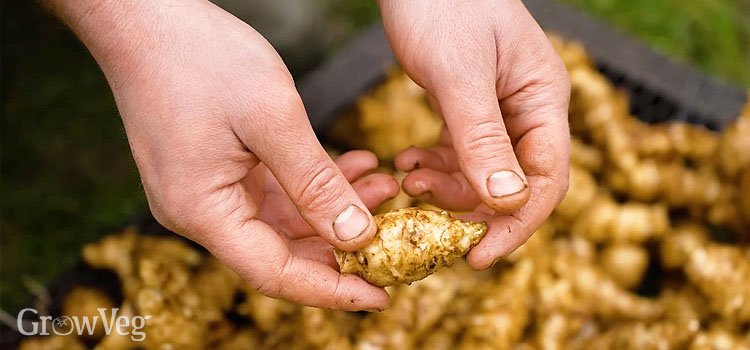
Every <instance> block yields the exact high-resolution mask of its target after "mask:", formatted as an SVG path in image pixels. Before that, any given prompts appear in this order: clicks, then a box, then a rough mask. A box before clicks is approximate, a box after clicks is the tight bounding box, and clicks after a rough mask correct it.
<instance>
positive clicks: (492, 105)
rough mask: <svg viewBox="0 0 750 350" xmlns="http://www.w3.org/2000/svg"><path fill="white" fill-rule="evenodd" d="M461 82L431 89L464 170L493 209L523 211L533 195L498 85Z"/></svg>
mask: <svg viewBox="0 0 750 350" xmlns="http://www.w3.org/2000/svg"><path fill="white" fill-rule="evenodd" d="M461 80H462V81H460V82H458V83H457V82H443V83H440V84H439V85H436V88H435V89H433V91H431V93H432V94H433V96H434V98H435V99H436V100H437V103H438V105H439V107H440V110H441V111H442V113H443V118H444V119H445V123H446V126H447V127H448V130H449V132H450V134H451V136H452V142H453V148H454V149H455V151H456V156H457V158H458V163H459V166H460V167H461V170H462V172H463V174H464V176H465V177H466V179H467V180H468V182H469V184H470V185H471V187H472V188H473V189H474V191H475V192H476V193H477V194H478V195H479V197H480V198H481V199H482V202H484V203H485V204H486V205H487V206H489V207H490V208H492V209H494V210H496V211H499V212H505V213H508V212H513V211H515V210H518V209H519V208H521V207H522V206H523V205H524V204H526V202H527V201H528V199H529V195H530V191H529V186H528V182H527V180H526V175H525V174H524V172H523V169H521V166H520V165H519V162H518V159H517V158H516V154H515V153H514V150H513V144H512V142H511V138H510V137H509V136H508V132H507V131H506V128H505V123H504V121H503V118H502V114H501V112H500V105H499V103H498V99H497V94H496V92H495V91H496V90H495V84H494V81H492V80H490V79H474V80H467V79H466V78H461ZM457 87H458V88H457Z"/></svg>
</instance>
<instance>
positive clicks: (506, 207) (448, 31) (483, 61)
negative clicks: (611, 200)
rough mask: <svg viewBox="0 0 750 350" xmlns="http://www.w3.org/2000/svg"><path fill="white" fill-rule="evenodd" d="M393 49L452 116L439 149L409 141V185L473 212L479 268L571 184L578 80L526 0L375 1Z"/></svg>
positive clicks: (504, 250) (403, 157)
mask: <svg viewBox="0 0 750 350" xmlns="http://www.w3.org/2000/svg"><path fill="white" fill-rule="evenodd" d="M379 4H380V8H381V13H382V16H383V25H384V27H385V31H386V34H387V36H388V39H389V41H390V43H391V47H392V48H393V51H394V53H395V55H396V57H397V59H398V61H399V63H400V64H401V65H402V66H403V67H404V69H405V70H406V72H407V74H408V75H409V76H410V77H411V78H412V79H413V80H414V81H415V82H416V83H417V84H419V85H420V86H422V87H424V88H425V89H426V90H427V93H428V96H429V97H430V99H431V102H432V104H433V106H434V107H435V108H436V109H437V110H438V112H439V113H440V114H442V116H443V118H444V119H445V123H446V128H447V130H445V131H444V133H443V135H442V137H441V142H440V144H439V145H438V146H436V147H432V148H429V149H419V148H414V147H412V148H409V149H407V150H405V151H404V152H402V153H401V154H399V155H398V156H397V157H396V167H397V168H399V169H400V170H402V171H408V172H410V173H409V175H408V176H407V177H406V178H405V179H404V181H403V188H404V190H405V191H406V192H407V193H408V194H410V195H412V196H416V197H417V198H420V199H422V200H425V201H427V202H431V203H433V204H435V205H437V206H440V207H443V208H446V209H449V210H455V211H470V212H469V213H466V214H464V215H462V216H461V217H462V218H463V219H470V220H477V221H486V222H487V223H488V224H489V232H488V233H487V235H486V236H485V237H484V238H483V239H482V241H481V242H480V243H479V244H478V245H477V246H476V247H474V248H473V249H472V250H471V252H470V253H469V255H468V256H467V261H468V262H469V264H470V265H471V266H473V267H474V268H477V269H485V268H488V267H489V266H491V265H492V264H493V263H494V262H495V261H497V259H499V258H500V257H502V256H504V255H507V254H509V253H510V252H512V251H513V250H514V249H515V248H517V247H518V246H519V245H520V244H522V243H523V242H525V241H526V239H528V237H529V236H530V235H531V234H532V233H533V232H534V230H536V228H538V227H539V226H540V225H541V224H542V223H543V222H544V220H545V219H546V218H547V217H548V216H549V214H550V213H551V212H552V210H553V209H554V208H555V207H556V206H557V204H558V203H559V202H560V201H561V200H562V198H563V197H564V195H565V192H566V190H567V187H568V160H569V156H570V155H569V153H570V135H569V130H568V119H567V112H568V100H569V95H570V84H569V79H568V75H567V73H566V71H565V68H564V66H563V65H562V62H561V60H560V59H559V57H558V56H557V54H556V53H555V52H554V50H553V49H552V47H551V46H550V44H549V42H548V41H547V38H546V36H545V34H544V32H543V31H542V30H541V29H540V28H539V26H538V25H537V23H536V22H535V21H534V19H533V18H532V17H531V15H530V14H529V13H528V11H527V10H526V8H525V7H524V6H523V4H522V3H521V1H520V0H500V1H496V0H481V1H472V2H464V1H451V0H421V1H398V0H379Z"/></svg>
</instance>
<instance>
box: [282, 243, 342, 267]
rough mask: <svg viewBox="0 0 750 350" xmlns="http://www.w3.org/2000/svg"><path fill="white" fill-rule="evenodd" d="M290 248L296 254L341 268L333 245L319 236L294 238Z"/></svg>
mask: <svg viewBox="0 0 750 350" xmlns="http://www.w3.org/2000/svg"><path fill="white" fill-rule="evenodd" d="M290 250H291V252H292V255H294V256H298V257H300V258H303V259H309V260H314V261H317V262H321V263H323V264H326V265H328V266H330V267H331V268H333V269H334V270H336V271H338V269H339V264H338V262H336V256H334V255H333V246H332V245H330V244H329V243H328V242H326V241H325V240H324V239H322V238H320V237H319V236H312V237H306V238H300V239H295V240H292V241H291V245H290Z"/></svg>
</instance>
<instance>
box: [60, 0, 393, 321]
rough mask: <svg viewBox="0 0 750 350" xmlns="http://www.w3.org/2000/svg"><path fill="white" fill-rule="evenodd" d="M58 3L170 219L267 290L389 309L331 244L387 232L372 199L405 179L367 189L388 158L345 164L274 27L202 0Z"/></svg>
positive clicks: (160, 215)
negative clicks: (342, 264) (340, 262)
mask: <svg viewBox="0 0 750 350" xmlns="http://www.w3.org/2000/svg"><path fill="white" fill-rule="evenodd" d="M51 1H53V2H55V5H56V6H53V8H56V9H57V11H58V12H59V13H61V16H62V17H63V18H64V19H65V20H66V21H67V22H68V23H69V24H70V25H71V27H72V28H73V29H74V31H76V33H77V34H78V35H79V37H80V38H81V39H82V40H83V41H84V43H85V44H86V45H87V47H88V48H89V49H90V50H91V52H92V53H93V55H94V57H95V58H96V59H97V61H98V62H99V64H100V66H101V67H102V70H103V71H104V73H105V75H106V77H107V79H108V81H109V82H110V85H111V87H112V90H113V92H114V96H115V99H116V102H117V106H118V108H119V111H120V113H121V115H122V119H123V122H124V124H125V129H126V132H127V134H128V140H129V141H130V145H131V149H132V152H133V156H134V158H135V161H136V164H137V165H138V169H139V172H140V174H141V178H142V180H143V186H144V190H145V192H146V195H147V198H148V202H149V206H150V207H151V211H152V212H153V214H154V216H155V217H156V218H157V220H159V222H161V223H162V224H163V225H164V226H166V227H167V228H169V229H171V230H173V231H175V232H177V233H180V234H182V235H185V236H186V237H188V238H190V239H193V240H195V241H197V242H198V243H200V244H202V245H203V246H205V247H206V248H207V249H208V250H209V251H210V252H211V253H212V254H214V255H215V256H216V257H217V258H219V259H221V260H222V261H223V262H224V263H226V264H227V265H228V266H229V267H230V268H232V269H233V270H234V271H236V272H237V273H239V274H240V275H241V276H242V277H243V278H245V279H246V280H247V281H248V282H249V283H250V285H251V286H252V287H254V288H256V289H257V290H258V291H260V292H261V293H263V294H265V295H268V296H272V297H279V298H284V299H287V300H290V301H293V302H298V303H301V304H306V305H312V306H318V307H329V308H340V309H346V310H360V309H368V308H385V307H386V306H387V305H388V295H387V293H386V292H385V291H384V290H383V289H381V288H377V287H375V286H372V285H370V284H368V283H367V282H365V281H364V280H362V279H361V278H358V277H355V276H351V275H341V274H339V273H338V272H337V271H336V270H335V269H334V268H332V267H331V266H330V265H333V264H332V261H331V253H332V252H331V251H330V248H329V246H328V245H327V244H330V245H333V246H335V247H338V248H340V249H344V250H353V249H356V248H359V247H362V246H363V245H365V244H367V243H368V242H369V240H370V239H371V238H372V236H373V235H374V234H375V230H376V228H375V224H374V221H373V219H372V216H371V215H370V213H369V210H368V207H373V206H375V205H377V204H378V203H379V202H380V201H382V200H383V199H384V198H385V197H388V196H392V195H394V194H395V193H396V191H397V190H398V186H397V184H396V182H395V180H393V179H392V178H390V177H388V176H385V175H377V176H375V175H373V176H370V177H367V178H364V179H362V180H360V181H357V182H354V188H356V189H357V191H358V192H359V193H358V192H355V189H354V188H352V186H351V185H350V184H349V181H353V180H355V179H356V178H358V177H359V176H360V175H361V174H362V173H364V172H365V171H367V170H370V169H373V168H374V167H375V166H376V165H377V163H376V160H375V158H374V157H373V156H372V155H370V154H366V153H350V154H347V155H345V156H342V158H341V159H340V161H339V164H338V166H337V165H336V164H334V162H333V161H332V160H331V159H330V158H329V157H328V155H327V154H326V152H325V151H324V149H323V148H322V147H321V145H320V144H319V143H318V141H317V139H316V138H315V135H314V133H313V131H312V128H311V126H310V124H309V122H308V120H307V116H306V113H305V110H304V106H303V105H302V101H301V99H300V97H299V95H298V94H297V92H296V90H295V86H294V81H293V80H292V77H291V75H290V74H289V72H288V71H287V69H286V67H285V65H284V63H283V62H282V60H281V58H280V57H279V56H278V55H277V53H276V52H275V51H274V49H273V48H272V47H271V46H270V45H269V44H268V42H266V40H265V39H263V37H262V36H261V35H260V34H258V33H257V32H255V31H254V30H253V29H252V28H250V27H249V26H247V25H246V24H245V23H243V22H241V21H240V20H239V19H237V18H235V17H233V16H231V15H230V14H228V13H226V12H225V11H223V10H221V9H220V8H218V7H216V6H214V5H213V4H211V3H209V2H207V1H202V0H182V1H164V0H145V1H103V0H98V1H94V0H84V1H81V2H78V1H80V0H51ZM83 4H87V5H88V6H86V8H83V6H84V5H83ZM339 167H341V169H339ZM358 194H359V195H361V198H362V199H360V197H359V196H358ZM316 235H320V237H322V239H318V238H316V237H315V236H316ZM323 240H325V242H327V243H324V241H323Z"/></svg>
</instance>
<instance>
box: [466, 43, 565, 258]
mask: <svg viewBox="0 0 750 350" xmlns="http://www.w3.org/2000/svg"><path fill="white" fill-rule="evenodd" d="M540 35H541V34H540ZM545 43H546V41H545ZM546 45H548V44H546ZM549 50H551V49H549ZM541 51H542V49H541V48H540V49H539V50H537V51H536V52H541ZM551 54H552V55H554V53H551ZM552 61H553V62H554V60H552ZM558 61H559V59H558ZM526 78H530V79H531V80H529V82H528V83H527V85H526V86H525V87H524V88H520V89H518V90H517V91H516V92H515V93H513V94H511V95H509V96H498V97H502V98H501V101H502V102H501V107H502V109H503V111H504V112H505V114H506V117H505V123H506V126H507V128H508V133H509V135H510V136H511V138H512V139H513V142H514V143H515V145H516V147H515V149H516V156H517V159H518V161H519V162H520V164H521V165H522V167H523V169H524V170H525V172H526V175H527V177H528V179H529V180H528V181H529V186H530V188H531V197H530V199H529V202H528V203H527V204H526V205H525V206H524V207H523V208H521V210H519V211H517V212H514V213H512V214H511V215H508V216H497V217H495V218H493V219H491V220H490V221H488V223H489V224H490V232H488V234H487V235H486V236H485V238H484V239H482V241H481V242H480V243H479V244H478V245H477V246H476V247H475V248H474V249H473V250H472V252H470V253H469V255H468V256H467V261H469V263H470V264H471V265H472V266H474V267H475V268H486V267H488V266H490V265H491V264H492V263H493V262H494V261H497V259H498V258H500V257H502V256H505V255H507V254H509V253H510V252H512V251H513V250H515V249H516V248H517V247H518V246H519V245H521V244H522V243H523V242H525V241H526V239H528V237H529V236H530V235H531V234H532V233H533V232H534V231H535V230H536V229H537V228H538V227H539V226H540V225H541V224H542V223H543V222H544V220H546V218H547V217H548V216H549V214H550V213H551V212H552V210H554V208H555V207H556V206H557V204H559V203H560V201H562V198H563V197H564V196H565V193H566V191H567V189H568V164H569V159H570V134H569V127H568V118H567V112H568V100H569V94H570V86H569V83H568V75H567V73H566V72H565V70H564V68H563V66H562V63H560V62H557V68H555V69H552V70H551V71H549V72H547V73H546V74H544V75H543V76H538V77H536V78H534V76H533V75H527V77H526Z"/></svg>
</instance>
